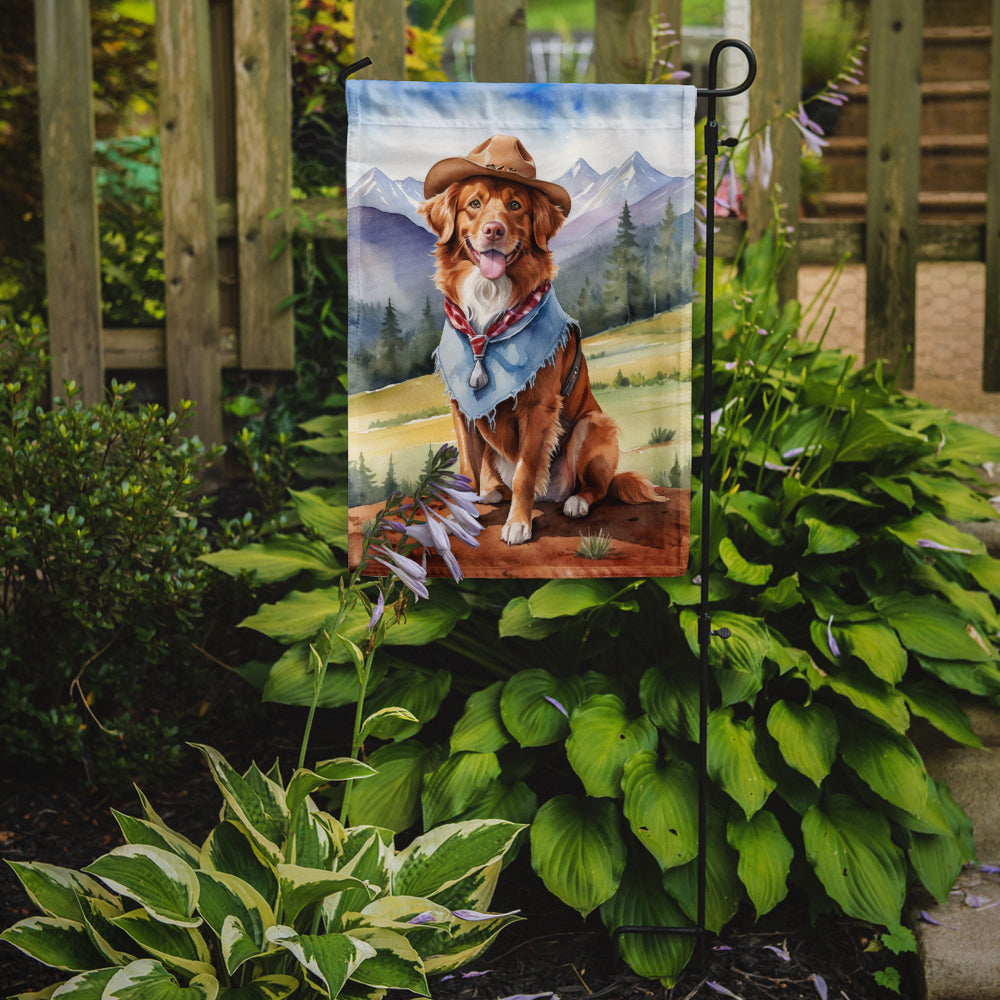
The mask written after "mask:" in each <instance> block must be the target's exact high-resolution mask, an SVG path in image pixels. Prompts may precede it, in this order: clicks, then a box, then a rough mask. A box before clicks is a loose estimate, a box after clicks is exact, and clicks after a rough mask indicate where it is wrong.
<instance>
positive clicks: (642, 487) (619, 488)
mask: <svg viewBox="0 0 1000 1000" xmlns="http://www.w3.org/2000/svg"><path fill="white" fill-rule="evenodd" d="M608 496H609V497H611V498H612V499H613V500H618V501H620V502H621V503H663V502H664V501H665V500H666V499H667V498H666V497H661V496H660V494H659V493H657V492H656V487H654V486H653V484H652V483H651V482H650V481H649V480H648V479H647V478H646V477H645V476H643V475H640V474H639V473H638V472H619V473H618V475H617V476H615V478H614V479H612V480H611V485H610V486H609V487H608Z"/></svg>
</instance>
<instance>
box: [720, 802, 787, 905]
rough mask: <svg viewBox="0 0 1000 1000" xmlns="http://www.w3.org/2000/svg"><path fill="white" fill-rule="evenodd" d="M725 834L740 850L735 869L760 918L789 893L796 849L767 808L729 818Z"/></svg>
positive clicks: (735, 847) (730, 842) (730, 843)
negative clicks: (744, 816) (745, 817)
mask: <svg viewBox="0 0 1000 1000" xmlns="http://www.w3.org/2000/svg"><path fill="white" fill-rule="evenodd" d="M726 837H727V839H728V840H729V846H730V847H732V848H734V849H735V850H737V851H739V855H740V860H739V864H738V865H737V868H736V873H737V874H738V875H739V877H740V881H741V882H742V883H743V884H744V885H745V886H746V890H747V895H748V896H749V897H750V902H751V903H753V905H754V909H755V910H756V911H757V917H758V919H759V918H760V917H762V916H763V915H764V914H765V913H768V912H770V911H771V910H772V909H774V907H775V906H777V905H778V903H780V902H781V901H782V900H783V899H784V898H785V896H786V895H787V894H788V873H789V871H790V870H791V867H792V858H793V857H794V856H795V849H794V848H793V847H792V845H791V844H790V843H789V842H788V838H787V837H786V836H785V835H784V833H782V832H781V826H780V825H779V823H778V820H777V819H776V818H775V816H774V813H770V812H767V811H766V810H764V809H762V810H761V811H760V812H758V813H756V814H755V815H754V816H753V817H752V818H751V819H744V818H743V817H742V816H738V817H736V818H735V819H733V820H730V822H729V826H728V827H727V829H726Z"/></svg>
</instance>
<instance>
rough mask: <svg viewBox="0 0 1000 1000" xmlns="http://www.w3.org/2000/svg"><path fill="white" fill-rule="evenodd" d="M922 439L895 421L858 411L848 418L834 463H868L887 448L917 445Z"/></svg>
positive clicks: (920, 435) (865, 411)
mask: <svg viewBox="0 0 1000 1000" xmlns="http://www.w3.org/2000/svg"><path fill="white" fill-rule="evenodd" d="M926 440H927V439H926V438H925V437H924V436H923V435H922V434H918V433H916V432H915V431H911V430H907V429H906V428H905V427H901V426H899V424H893V423H890V422H889V421H888V420H886V419H884V418H883V417H881V416H879V415H878V414H876V413H874V412H873V411H871V410H862V411H860V412H859V413H858V414H857V416H855V417H854V419H853V420H852V421H851V424H850V427H849V428H848V430H847V432H846V434H845V435H844V437H843V440H842V441H841V444H840V448H839V450H838V451H837V461H838V462H868V461H871V460H872V459H874V458H879V457H880V456H881V455H883V454H884V453H885V452H886V451H888V450H889V449H890V448H894V447H897V446H898V447H906V446H907V445H911V446H912V445H918V446H919V445H921V444H925V443H926Z"/></svg>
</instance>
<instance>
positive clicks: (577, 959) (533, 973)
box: [0, 713, 919, 1000]
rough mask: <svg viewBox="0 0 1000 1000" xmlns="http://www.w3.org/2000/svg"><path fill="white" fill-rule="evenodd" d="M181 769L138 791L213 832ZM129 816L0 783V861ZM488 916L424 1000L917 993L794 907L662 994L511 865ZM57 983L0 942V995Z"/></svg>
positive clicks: (735, 936) (882, 957) (591, 927)
mask: <svg viewBox="0 0 1000 1000" xmlns="http://www.w3.org/2000/svg"><path fill="white" fill-rule="evenodd" d="M293 723H294V720H289V719H288V718H287V716H281V715H280V713H279V716H278V717H277V718H272V719H271V720H270V721H269V724H268V731H267V732H266V733H263V732H262V731H261V730H260V729H259V728H258V729H257V730H256V731H255V733H254V734H253V735H254V736H255V737H256V741H255V742H251V736H250V734H244V735H241V736H240V737H239V738H238V739H236V740H233V739H227V738H222V737H220V739H219V740H218V741H217V745H218V746H219V748H220V749H221V750H222V751H223V752H224V753H225V754H226V755H227V756H228V757H229V758H230V759H231V760H232V762H233V763H234V764H236V765H237V766H242V765H244V764H246V763H248V762H249V760H250V757H251V756H252V754H253V747H254V745H255V746H256V747H257V748H258V749H259V747H260V746H261V745H265V746H269V747H271V748H272V749H276V748H277V749H281V750H282V757H283V758H284V757H285V752H284V751H285V750H287V751H289V754H288V756H289V757H291V756H292V754H291V750H292V749H293V743H294V738H293V736H294V732H293ZM191 754H192V758H191V764H192V766H191V767H190V768H189V769H186V770H184V771H182V772H180V773H179V774H177V775H176V776H175V777H173V778H172V779H171V780H169V781H166V782H164V783H162V785H161V786H160V787H157V788H156V789H155V790H151V789H144V790H145V791H146V792H147V793H148V794H149V797H150V799H151V801H152V804H153V806H154V808H155V809H156V810H157V811H158V812H159V813H160V815H161V816H162V817H163V819H164V820H165V821H166V822H167V823H168V824H169V825H170V826H172V827H174V828H175V829H178V830H179V831H181V832H183V833H185V834H187V835H188V836H189V837H191V838H192V839H194V840H195V841H198V840H200V839H201V838H203V837H204V836H205V835H206V834H207V833H208V830H209V829H210V828H211V826H212V825H213V824H214V822H215V818H216V816H217V814H218V808H219V801H220V800H219V796H218V792H217V790H216V788H215V785H214V783H213V782H212V781H211V778H210V776H209V774H208V771H207V768H206V767H205V766H204V765H203V764H202V763H201V758H200V756H198V755H196V754H195V752H194V751H191ZM112 807H114V808H117V809H120V810H121V811H123V812H126V813H129V814H131V815H138V814H139V812H140V810H139V807H138V802H137V799H136V797H135V794H134V792H131V793H130V792H125V791H122V792H120V793H116V794H114V795H110V796H109V795H107V794H102V793H99V792H97V791H96V790H94V789H88V788H87V787H86V786H83V785H81V784H79V783H73V781H72V780H71V779H69V778H67V777H66V776H59V775H46V776H44V777H43V776H41V775H34V776H30V777H29V776H15V775H7V776H6V777H4V778H2V779H0V858H2V859H4V860H7V861H19V860H24V861H29V860H35V861H45V862H48V863H50V864H56V865H61V866H65V867H68V868H77V869H78V868H81V867H83V866H84V865H86V864H89V863H90V862H91V861H92V860H94V859H95V858H97V857H99V856H100V855H101V854H104V853H105V852H107V851H109V850H110V849H111V848H112V847H115V846H116V845H118V844H120V843H121V842H122V839H121V835H120V832H119V830H118V826H117V824H116V823H115V820H114V818H113V816H112V814H111V808H112ZM494 908H495V909H497V910H498V911H507V910H512V909H520V910H521V912H522V914H523V916H524V917H525V919H524V920H523V921H522V922H520V923H518V924H515V925H513V926H512V927H509V928H507V929H506V930H505V931H503V932H502V933H501V934H500V936H499V938H498V939H497V941H496V942H495V943H494V944H493V946H492V947H491V948H490V950H489V951H487V952H486V953H485V954H484V955H483V956H482V957H481V958H480V959H478V960H477V961H476V962H474V963H473V964H472V966H471V967H470V968H469V969H465V970H460V971H459V972H458V973H455V974H454V975H452V976H451V977H441V976H434V977H432V978H431V981H430V985H431V992H432V994H433V996H434V998H435V1000H500V998H508V997H515V996H516V997H519V998H521V1000H525V998H528V997H537V998H538V1000H545V998H549V997H551V996H555V997H558V998H562V1000H570V998H573V1000H576V998H586V1000H598V998H610V1000H691V998H694V997H703V998H712V997H720V996H722V997H725V996H736V997H740V998H743V1000H775V998H782V1000H793V998H800V997H801V998H809V1000H816V998H817V997H827V996H828V997H830V998H836V1000H843V998H847V1000H887V998H889V997H891V996H892V995H893V994H891V993H888V992H886V991H885V990H883V989H882V988H880V987H879V986H878V985H877V984H876V983H875V980H874V978H873V977H874V974H875V973H876V972H877V971H879V970H881V969H884V968H885V967H886V966H888V965H894V966H895V967H896V968H898V969H899V970H900V972H901V973H902V974H903V981H902V985H901V990H900V992H901V995H902V996H904V997H907V996H915V995H918V992H919V991H918V990H917V989H916V988H914V986H913V983H914V980H913V979H912V970H910V969H908V968H906V967H905V966H904V964H903V963H902V962H901V961H900V960H899V959H896V960H893V956H891V955H888V954H887V953H886V952H884V951H876V950H866V949H867V948H868V946H869V945H871V944H872V943H873V941H874V940H875V935H874V933H873V929H872V928H870V927H868V926H867V925H865V924H862V923H859V922H857V921H850V920H846V919H842V918H840V919H834V918H831V917H824V918H821V919H820V920H819V921H818V922H817V923H816V925H815V926H813V925H811V924H810V921H809V918H808V915H807V906H806V905H805V903H804V902H803V901H802V900H801V899H792V900H788V901H786V902H785V903H784V904H782V905H781V906H779V907H778V908H777V909H776V910H775V911H773V912H772V913H771V914H769V915H768V916H767V917H765V918H764V919H763V920H761V921H760V922H756V923H755V921H754V920H753V916H752V914H751V913H740V914H739V915H738V916H737V918H736V919H735V920H734V921H733V922H732V924H731V925H730V926H729V927H727V928H726V930H725V931H724V933H723V934H722V935H720V936H719V937H718V938H716V937H714V936H712V935H706V939H705V942H704V944H703V951H704V959H705V964H704V966H703V967H699V963H698V960H697V957H696V958H695V959H694V960H693V961H692V963H691V965H690V966H689V968H688V969H687V970H686V971H685V972H684V973H683V975H682V976H681V978H680V980H679V982H678V983H677V984H676V985H675V987H674V988H673V989H668V988H666V987H664V986H662V985H661V984H660V983H657V982H651V981H649V980H645V979H642V978H640V977H638V976H636V975H635V974H634V973H632V972H631V970H630V969H629V968H628V967H627V966H626V965H624V964H623V963H622V962H620V961H619V960H618V959H617V957H616V955H615V952H614V950H613V946H612V944H611V942H610V941H609V939H608V937H607V935H606V934H605V933H604V932H603V929H602V928H601V926H600V923H599V921H598V919H597V917H596V915H592V916H591V917H590V918H589V919H588V920H587V921H581V919H580V917H579V916H578V915H577V914H576V913H574V912H572V911H569V910H567V909H566V908H565V907H563V906H562V904H560V903H559V902H558V901H557V900H556V899H555V898H554V897H552V896H551V895H549V894H548V893H547V892H546V891H545V890H544V887H543V886H542V885H541V883H540V881H539V880H538V878H537V877H536V876H535V875H534V873H533V872H532V871H531V869H530V866H529V864H528V861H527V858H526V857H525V856H524V855H522V857H520V858H518V859H517V861H515V863H514V864H513V865H511V866H510V867H509V868H508V869H507V870H506V871H505V872H504V874H503V875H502V876H501V879H500V886H499V888H498V891H497V896H496V898H495V900H494ZM33 912H34V911H33V909H32V906H31V904H30V902H29V900H28V899H27V897H26V896H25V894H24V892H23V890H22V889H21V887H20V884H19V883H18V882H17V880H16V879H15V877H14V875H13V873H12V872H11V870H10V869H9V868H8V867H7V866H6V865H4V866H0V927H7V926H9V925H10V924H12V923H15V922H16V921H18V920H21V919H23V918H24V917H27V916H30V915H32V913H33ZM62 978H65V976H61V975H60V974H59V973H55V972H52V971H51V970H48V969H46V968H44V967H43V966H41V965H39V964H38V963H37V962H35V961H34V960H32V959H29V958H28V957H27V956H25V955H22V954H21V953H20V952H19V951H17V950H15V949H14V948H12V947H10V946H9V945H6V944H0V995H3V996H6V995H9V994H14V993H17V992H19V991H25V990H39V989H42V988H43V987H45V986H47V985H50V984H51V983H53V982H58V981H61V979H62Z"/></svg>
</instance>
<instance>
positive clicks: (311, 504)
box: [288, 490, 347, 552]
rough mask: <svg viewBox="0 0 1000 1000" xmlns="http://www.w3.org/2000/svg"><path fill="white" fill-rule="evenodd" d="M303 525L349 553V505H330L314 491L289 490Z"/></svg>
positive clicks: (325, 540)
mask: <svg viewBox="0 0 1000 1000" xmlns="http://www.w3.org/2000/svg"><path fill="white" fill-rule="evenodd" d="M288 493H289V496H291V498H292V505H293V506H294V507H295V512H296V513H297V514H298V515H299V518H300V519H301V521H302V523H303V524H304V525H305V526H306V527H307V528H309V530H310V531H313V532H315V533H316V534H317V535H319V537H320V538H322V539H323V541H324V542H329V543H330V544H331V545H336V546H337V548H339V549H343V550H344V551H345V552H346V551H347V504H346V503H345V504H339V503H338V504H333V503H328V502H327V501H326V500H324V499H323V497H322V496H320V495H319V494H318V493H315V492H313V491H312V490H303V491H301V492H300V491H299V490H289V491H288Z"/></svg>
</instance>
